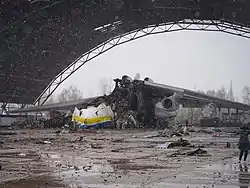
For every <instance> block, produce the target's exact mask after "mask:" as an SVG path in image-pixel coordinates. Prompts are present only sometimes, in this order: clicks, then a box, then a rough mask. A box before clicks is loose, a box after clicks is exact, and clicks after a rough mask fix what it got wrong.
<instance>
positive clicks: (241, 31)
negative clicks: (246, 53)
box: [34, 20, 250, 105]
mask: <svg viewBox="0 0 250 188" xmlns="http://www.w3.org/2000/svg"><path fill="white" fill-rule="evenodd" d="M109 28H110V27H109ZM111 28H112V26H111ZM114 28H115V25H114ZM98 30H105V27H100V28H98ZM181 30H188V31H219V32H224V33H228V34H232V35H236V36H241V37H245V38H250V28H247V27H243V26H239V25H235V24H232V23H228V22H224V21H215V20H183V21H177V22H170V23H162V24H158V25H149V26H148V27H146V28H143V29H137V30H134V31H131V32H128V33H124V34H122V35H119V36H117V37H114V38H111V39H109V40H107V41H106V42H104V43H102V44H101V45H99V46H97V47H95V48H93V49H92V50H90V51H89V52H87V53H85V54H83V55H82V56H80V57H79V58H78V59H76V60H75V61H74V62H73V63H72V64H70V65H69V66H68V67H67V68H65V69H64V70H63V71H62V72H61V73H60V74H58V75H57V76H56V77H55V78H54V79H53V80H52V81H51V82H50V84H49V85H48V86H47V87H46V89H45V90H44V91H43V92H42V94H41V95H40V96H39V97H38V98H37V100H36V101H35V102H34V104H36V105H43V104H44V103H45V102H46V100H47V99H48V98H49V97H50V96H51V95H52V94H53V92H54V91H55V90H56V89H57V88H58V87H59V86H60V85H61V83H63V82H64V81H65V80H66V79H67V78H69V77H70V76H71V75H72V74H73V73H74V72H76V71H77V70H78V69H79V68H80V67H82V66H83V65H84V64H85V63H87V62H88V61H90V60H92V59H94V58H95V57H97V56H99V55H101V54H103V53H104V52H106V51H108V50H110V49H111V48H113V47H115V46H118V45H120V44H123V43H126V42H130V41H133V40H135V39H139V38H141V37H144V36H149V35H153V34H159V33H166V32H174V31H181Z"/></svg>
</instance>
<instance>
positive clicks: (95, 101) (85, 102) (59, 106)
mask: <svg viewBox="0 0 250 188" xmlns="http://www.w3.org/2000/svg"><path fill="white" fill-rule="evenodd" d="M104 101H105V97H104V96H99V97H92V98H85V99H80V100H74V101H67V102H64V103H54V104H48V105H43V106H34V107H28V108H19V109H16V110H11V111H8V113H27V112H44V111H54V110H70V109H71V108H74V107H75V106H77V107H79V108H86V107H87V106H89V105H93V106H98V105H99V104H101V103H102V102H104Z"/></svg>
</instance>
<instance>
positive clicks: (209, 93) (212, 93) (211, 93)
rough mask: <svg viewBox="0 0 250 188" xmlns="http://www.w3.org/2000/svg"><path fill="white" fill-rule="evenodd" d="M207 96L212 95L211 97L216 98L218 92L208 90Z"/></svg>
mask: <svg viewBox="0 0 250 188" xmlns="http://www.w3.org/2000/svg"><path fill="white" fill-rule="evenodd" d="M207 95H210V96H213V97H214V96H216V92H215V91H214V90H207Z"/></svg>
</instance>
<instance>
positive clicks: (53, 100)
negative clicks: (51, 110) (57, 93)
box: [45, 95, 56, 104]
mask: <svg viewBox="0 0 250 188" xmlns="http://www.w3.org/2000/svg"><path fill="white" fill-rule="evenodd" d="M55 102H56V101H55V97H54V96H53V95H51V96H50V97H49V98H48V100H47V101H46V102H45V104H53V103H55Z"/></svg>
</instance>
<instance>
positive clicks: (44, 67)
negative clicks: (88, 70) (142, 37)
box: [0, 0, 250, 104]
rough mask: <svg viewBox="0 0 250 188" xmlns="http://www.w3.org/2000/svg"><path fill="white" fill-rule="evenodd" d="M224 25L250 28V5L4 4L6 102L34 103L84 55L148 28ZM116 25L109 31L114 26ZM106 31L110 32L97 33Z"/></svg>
mask: <svg viewBox="0 0 250 188" xmlns="http://www.w3.org/2000/svg"><path fill="white" fill-rule="evenodd" d="M184 19H191V20H194V19H196V20H221V21H223V23H224V22H225V23H228V24H236V25H238V30H241V29H248V28H249V26H250V1H249V0H220V1H218V0H175V1H172V0H3V1H1V2H0V86H1V87H0V102H6V103H20V104H29V103H33V102H34V101H35V100H36V99H37V98H38V97H39V96H40V94H41V93H42V92H43V91H44V89H45V88H46V87H47V86H48V84H49V83H50V82H51V81H52V80H53V79H54V78H55V76H56V75H58V74H59V73H60V72H61V71H62V70H64V69H65V68H66V67H67V66H69V65H70V64H71V63H72V62H73V61H74V60H76V59H77V58H78V57H79V56H80V55H82V54H84V53H86V52H88V51H90V50H91V49H93V48H94V47H96V46H98V45H100V44H102V43H103V42H105V41H107V40H108V39H110V38H113V37H116V36H119V35H122V34H124V33H128V32H130V31H134V30H137V29H140V28H145V27H147V26H148V25H158V24H161V23H168V22H178V21H180V20H184ZM111 23H116V24H115V26H112V29H111V28H109V26H108V24H111ZM101 26H106V29H97V28H99V27H101Z"/></svg>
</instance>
